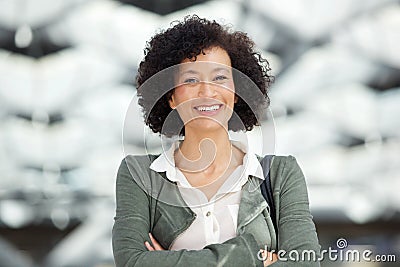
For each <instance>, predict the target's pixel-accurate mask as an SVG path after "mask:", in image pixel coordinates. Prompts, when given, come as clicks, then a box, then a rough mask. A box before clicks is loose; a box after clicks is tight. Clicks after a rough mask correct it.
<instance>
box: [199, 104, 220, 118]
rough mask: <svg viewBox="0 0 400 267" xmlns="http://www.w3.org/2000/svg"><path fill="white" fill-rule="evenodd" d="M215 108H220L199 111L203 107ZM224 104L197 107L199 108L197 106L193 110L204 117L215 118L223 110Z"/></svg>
mask: <svg viewBox="0 0 400 267" xmlns="http://www.w3.org/2000/svg"><path fill="white" fill-rule="evenodd" d="M213 106H219V108H218V109H215V110H214V109H212V110H201V109H199V108H201V107H206V108H207V107H208V108H209V107H213ZM223 106H224V105H223V104H220V103H218V104H207V105H197V106H195V107H193V109H194V110H195V111H196V112H197V113H198V114H200V115H203V116H214V115H216V114H218V113H219V112H220V111H221V110H222V108H223Z"/></svg>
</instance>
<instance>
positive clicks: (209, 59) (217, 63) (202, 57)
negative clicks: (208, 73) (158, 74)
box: [180, 47, 231, 71]
mask: <svg viewBox="0 0 400 267" xmlns="http://www.w3.org/2000/svg"><path fill="white" fill-rule="evenodd" d="M181 63H185V64H181V65H180V70H181V71H182V70H187V69H190V68H192V69H197V70H201V69H204V70H211V69H230V67H231V59H230V57H229V55H228V53H227V52H226V51H225V50H224V49H222V48H220V47H211V48H208V49H205V50H204V54H203V53H200V54H199V55H197V57H196V61H193V59H189V58H186V59H184V60H182V62H181Z"/></svg>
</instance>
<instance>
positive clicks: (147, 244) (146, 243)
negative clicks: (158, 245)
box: [144, 241, 154, 251]
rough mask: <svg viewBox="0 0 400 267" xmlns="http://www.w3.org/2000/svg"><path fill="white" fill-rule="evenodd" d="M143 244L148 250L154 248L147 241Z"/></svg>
mask: <svg viewBox="0 0 400 267" xmlns="http://www.w3.org/2000/svg"><path fill="white" fill-rule="evenodd" d="M144 245H145V246H146V248H147V250H149V251H154V248H153V247H152V246H151V245H150V243H149V242H147V241H146V242H144Z"/></svg>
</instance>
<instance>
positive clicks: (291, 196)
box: [270, 156, 321, 267]
mask: <svg viewBox="0 0 400 267" xmlns="http://www.w3.org/2000/svg"><path fill="white" fill-rule="evenodd" d="M279 158H284V159H285V160H284V161H282V162H280V163H279V165H281V166H280V167H279V168H278V170H277V172H278V173H277V174H276V175H277V177H279V178H278V179H277V180H276V181H275V183H276V184H275V187H274V200H275V203H277V204H278V205H277V207H276V208H277V218H278V227H279V229H278V248H279V250H280V251H281V252H280V253H281V255H278V256H281V258H280V259H279V260H278V261H277V262H275V263H274V264H272V265H270V266H271V267H280V266H296V267H298V266H320V263H319V261H318V259H319V257H320V249H321V247H320V245H319V243H318V237H317V233H316V228H315V225H314V223H313V220H312V215H311V212H310V208H309V201H308V193H307V185H306V181H305V178H304V175H303V172H302V170H301V168H300V166H299V165H298V163H297V161H296V159H295V158H294V157H293V156H287V157H279Z"/></svg>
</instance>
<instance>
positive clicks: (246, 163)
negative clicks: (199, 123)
mask: <svg viewBox="0 0 400 267" xmlns="http://www.w3.org/2000/svg"><path fill="white" fill-rule="evenodd" d="M180 142H181V141H180V140H178V141H175V142H174V143H172V145H171V147H170V148H169V149H168V150H166V151H164V152H163V153H161V154H160V156H158V157H157V158H156V159H155V160H154V161H153V162H152V164H151V165H150V169H152V170H154V171H156V172H165V173H166V176H167V178H168V179H169V180H171V181H172V182H177V183H178V185H180V186H183V187H191V186H190V184H189V183H188V181H187V180H186V178H185V177H182V176H183V175H182V173H180V172H179V173H178V172H177V170H176V168H175V160H174V152H175V150H176V149H177V148H178V147H179V143H180ZM231 142H232V144H233V145H234V146H236V147H237V148H239V149H240V150H242V151H243V152H244V153H245V156H244V158H243V165H241V166H239V167H240V174H241V175H240V177H241V178H240V180H239V181H238V180H237V179H235V180H236V181H231V182H228V183H226V184H224V186H222V187H221V188H220V190H219V193H222V191H228V188H229V191H230V192H233V191H237V190H240V188H241V186H242V185H244V184H245V183H246V182H247V180H248V177H249V175H251V176H254V177H257V178H259V179H261V180H264V179H265V178H264V173H263V169H262V166H261V164H260V162H259V161H258V158H257V156H256V154H255V153H254V152H252V151H251V149H250V147H249V146H248V145H247V144H246V143H244V142H241V141H237V140H231ZM236 171H238V170H237V169H236V170H235V172H236Z"/></svg>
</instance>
